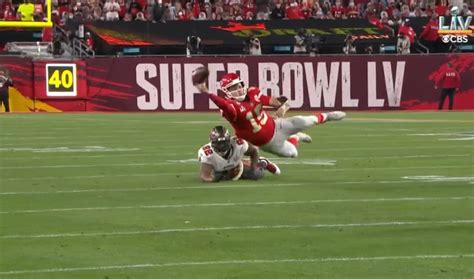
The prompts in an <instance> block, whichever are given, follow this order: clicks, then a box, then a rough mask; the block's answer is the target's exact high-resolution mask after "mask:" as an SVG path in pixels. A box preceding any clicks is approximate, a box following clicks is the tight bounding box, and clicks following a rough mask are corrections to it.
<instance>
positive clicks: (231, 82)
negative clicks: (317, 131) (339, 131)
mask: <svg viewBox="0 0 474 279" xmlns="http://www.w3.org/2000/svg"><path fill="white" fill-rule="evenodd" d="M195 86H196V88H197V89H198V90H199V91H200V92H201V93H207V94H208V96H209V98H210V99H211V100H212V101H213V102H214V103H215V104H216V105H217V106H218V107H219V108H220V109H221V112H222V116H223V117H224V118H225V119H227V120H228V121H229V123H230V124H232V127H234V130H235V133H236V135H237V136H238V137H240V138H242V139H244V140H246V141H248V142H250V143H252V144H253V145H256V146H259V147H260V148H261V149H262V150H264V151H267V152H270V153H273V154H275V155H278V156H282V157H297V156H298V150H297V148H296V147H297V145H298V141H299V140H300V137H298V135H297V134H298V133H299V132H301V131H303V130H305V129H307V128H309V127H311V126H314V125H317V124H322V123H324V122H326V121H331V120H341V119H342V118H344V117H345V115H346V114H345V113H344V112H342V111H333V112H329V113H318V114H315V115H309V116H294V117H289V118H277V119H274V118H273V117H272V116H271V115H269V114H268V113H267V112H266V111H265V110H264V109H263V107H264V106H269V107H274V108H276V109H278V108H280V107H281V106H282V105H283V104H284V103H285V100H284V99H283V98H282V97H280V98H274V97H270V96H266V95H263V94H262V93H261V92H260V89H258V88H257V87H250V88H247V87H246V86H245V84H244V82H243V81H242V80H241V79H240V77H239V75H237V74H235V73H228V74H226V75H224V77H223V78H222V79H221V81H220V86H221V90H222V91H223V92H224V94H225V95H226V97H225V98H224V97H220V96H218V95H215V94H210V93H209V91H208V88H207V85H206V82H203V83H200V84H196V85H195Z"/></svg>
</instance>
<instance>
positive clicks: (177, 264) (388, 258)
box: [0, 254, 474, 275]
mask: <svg viewBox="0 0 474 279" xmlns="http://www.w3.org/2000/svg"><path fill="white" fill-rule="evenodd" d="M472 257H474V254H457V255H411V256H378V257H328V258H299V259H252V260H248V259H242V260H221V261H200V262H175V263H142V264H128V265H107V266H88V267H58V268H49V269H32V270H10V271H0V275H15V274H37V273H60V272H75V271H98V270H115V269H143V268H161V267H186V266H209V265H211V266H212V265H256V264H288V263H296V264H301V263H326V262H361V261H363V262H371V261H396V260H427V259H430V260H433V259H463V258H472Z"/></svg>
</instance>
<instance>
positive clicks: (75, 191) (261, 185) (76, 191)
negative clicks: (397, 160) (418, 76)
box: [0, 179, 466, 197]
mask: <svg viewBox="0 0 474 279" xmlns="http://www.w3.org/2000/svg"><path fill="white" fill-rule="evenodd" d="M441 182H446V180H441V179H431V180H429V179H425V180H381V181H335V182H334V181H315V182H314V183H282V184H265V183H259V184H237V183H229V184H227V185H225V184H224V185H222V184H220V185H218V184H212V185H203V184H200V185H199V186H176V187H148V188H116V189H98V188H95V189H72V190H58V191H30V192H26V191H25V192H0V197H2V196H15V195H52V194H80V193H97V192H107V193H109V192H146V191H162V190H211V189H238V188H275V187H298V186H311V187H318V186H325V185H358V184H366V185H367V184H368V185H370V184H419V183H429V184H433V183H437V184H443V183H441ZM461 182H466V181H461Z"/></svg>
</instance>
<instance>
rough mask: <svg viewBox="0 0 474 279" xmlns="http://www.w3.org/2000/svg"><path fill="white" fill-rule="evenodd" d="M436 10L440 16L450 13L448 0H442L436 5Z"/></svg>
mask: <svg viewBox="0 0 474 279" xmlns="http://www.w3.org/2000/svg"><path fill="white" fill-rule="evenodd" d="M435 12H436V13H437V14H438V15H440V16H447V15H449V10H448V6H447V5H446V0H440V1H439V4H438V5H436V9H435Z"/></svg>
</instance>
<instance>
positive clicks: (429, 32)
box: [420, 13, 439, 52]
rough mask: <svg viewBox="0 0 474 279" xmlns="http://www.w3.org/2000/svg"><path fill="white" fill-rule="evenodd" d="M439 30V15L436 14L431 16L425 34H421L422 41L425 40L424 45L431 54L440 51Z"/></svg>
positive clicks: (424, 30)
mask: <svg viewBox="0 0 474 279" xmlns="http://www.w3.org/2000/svg"><path fill="white" fill-rule="evenodd" d="M438 29H439V22H438V15H437V14H436V13H434V14H433V15H432V16H431V19H430V21H429V22H428V23H427V24H426V25H425V26H424V27H423V32H421V34H420V39H421V40H423V44H424V45H425V46H426V47H427V48H428V49H429V51H430V52H437V51H438V42H439V34H438Z"/></svg>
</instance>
